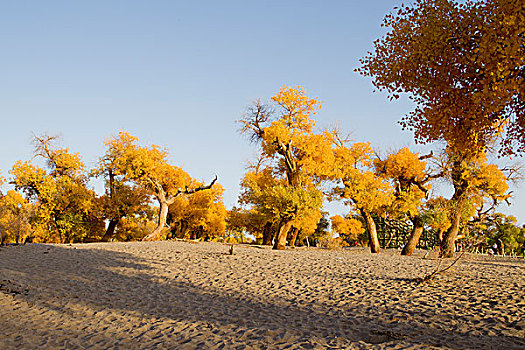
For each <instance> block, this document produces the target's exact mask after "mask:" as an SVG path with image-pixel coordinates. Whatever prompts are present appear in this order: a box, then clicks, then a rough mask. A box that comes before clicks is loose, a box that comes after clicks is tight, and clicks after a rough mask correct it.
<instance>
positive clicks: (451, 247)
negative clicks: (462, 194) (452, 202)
mask: <svg viewBox="0 0 525 350" xmlns="http://www.w3.org/2000/svg"><path fill="white" fill-rule="evenodd" d="M462 211H463V205H462V203H459V204H458V205H457V206H456V208H455V209H454V212H453V217H452V225H450V227H449V229H448V230H447V232H445V234H444V235H443V239H442V240H441V253H440V257H442V258H453V257H454V252H455V251H456V238H457V237H458V233H459V224H460V222H461V212H462Z"/></svg>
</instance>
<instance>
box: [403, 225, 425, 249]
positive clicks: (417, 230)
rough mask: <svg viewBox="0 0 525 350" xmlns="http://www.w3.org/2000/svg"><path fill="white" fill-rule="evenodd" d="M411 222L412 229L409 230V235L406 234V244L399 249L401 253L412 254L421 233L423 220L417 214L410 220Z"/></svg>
mask: <svg viewBox="0 0 525 350" xmlns="http://www.w3.org/2000/svg"><path fill="white" fill-rule="evenodd" d="M412 224H413V227H412V231H411V232H410V236H408V240H407V244H406V245H405V246H404V247H403V250H402V251H401V255H407V256H410V255H412V253H413V252H414V250H415V249H416V247H417V244H418V242H419V238H420V237H421V234H422V233H423V228H424V227H423V220H421V218H420V217H419V216H416V217H415V218H414V219H413V220H412Z"/></svg>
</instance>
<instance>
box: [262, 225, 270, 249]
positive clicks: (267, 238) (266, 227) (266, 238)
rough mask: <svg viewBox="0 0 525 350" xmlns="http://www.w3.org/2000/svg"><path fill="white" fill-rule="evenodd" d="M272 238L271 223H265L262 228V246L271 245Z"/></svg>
mask: <svg viewBox="0 0 525 350" xmlns="http://www.w3.org/2000/svg"><path fill="white" fill-rule="evenodd" d="M272 238H273V232H272V223H271V222H270V221H268V222H266V224H265V225H264V228H263V241H262V244H263V245H272Z"/></svg>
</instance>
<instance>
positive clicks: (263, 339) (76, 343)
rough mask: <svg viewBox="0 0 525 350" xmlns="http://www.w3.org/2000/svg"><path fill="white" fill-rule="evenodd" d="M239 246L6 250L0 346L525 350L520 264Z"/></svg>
mask: <svg viewBox="0 0 525 350" xmlns="http://www.w3.org/2000/svg"><path fill="white" fill-rule="evenodd" d="M229 248H230V247H229V246H228V245H225V244H220V243H190V242H180V241H179V242H134V243H95V244H84V245H80V244H78V245H77V244H73V245H45V244H28V245H25V246H9V247H2V248H0V348H1V349H37V348H39V349H525V262H524V260H523V259H515V258H514V259H511V258H497V257H488V256H479V255H465V256H463V257H462V258H461V259H460V260H459V261H458V262H457V263H456V264H455V265H454V266H453V267H452V268H451V269H450V270H449V271H447V272H445V273H443V274H440V275H437V276H436V277H435V278H434V279H433V280H432V281H430V282H424V283H423V282H421V281H418V280H417V278H421V277H424V276H425V275H427V274H429V273H431V272H432V271H434V269H435V267H436V266H437V264H438V261H439V260H437V259H430V258H434V257H435V255H436V254H435V253H431V254H429V255H428V256H427V257H426V258H424V252H423V251H416V253H415V255H414V256H412V257H401V256H399V251H383V252H382V253H381V254H379V255H372V254H370V253H369V252H368V250H367V249H366V248H352V249H345V250H322V249H316V248H309V249H293V250H291V249H290V250H286V251H273V250H271V249H267V248H263V247H253V246H240V245H239V246H235V249H234V253H233V255H230V254H229ZM452 262H453V260H444V261H443V263H442V266H443V267H446V266H448V265H449V264H451V263H452Z"/></svg>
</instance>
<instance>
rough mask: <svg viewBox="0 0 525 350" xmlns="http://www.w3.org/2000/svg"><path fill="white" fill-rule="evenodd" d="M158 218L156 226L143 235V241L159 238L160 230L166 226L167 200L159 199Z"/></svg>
mask: <svg viewBox="0 0 525 350" xmlns="http://www.w3.org/2000/svg"><path fill="white" fill-rule="evenodd" d="M159 205H160V208H159V220H158V222H157V227H155V229H154V230H153V232H151V233H150V234H149V235H147V236H146V237H144V238H143V239H142V240H143V241H156V240H158V239H159V238H160V235H161V234H162V230H164V227H165V226H166V217H167V216H168V202H167V201H161V200H160V199H159Z"/></svg>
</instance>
